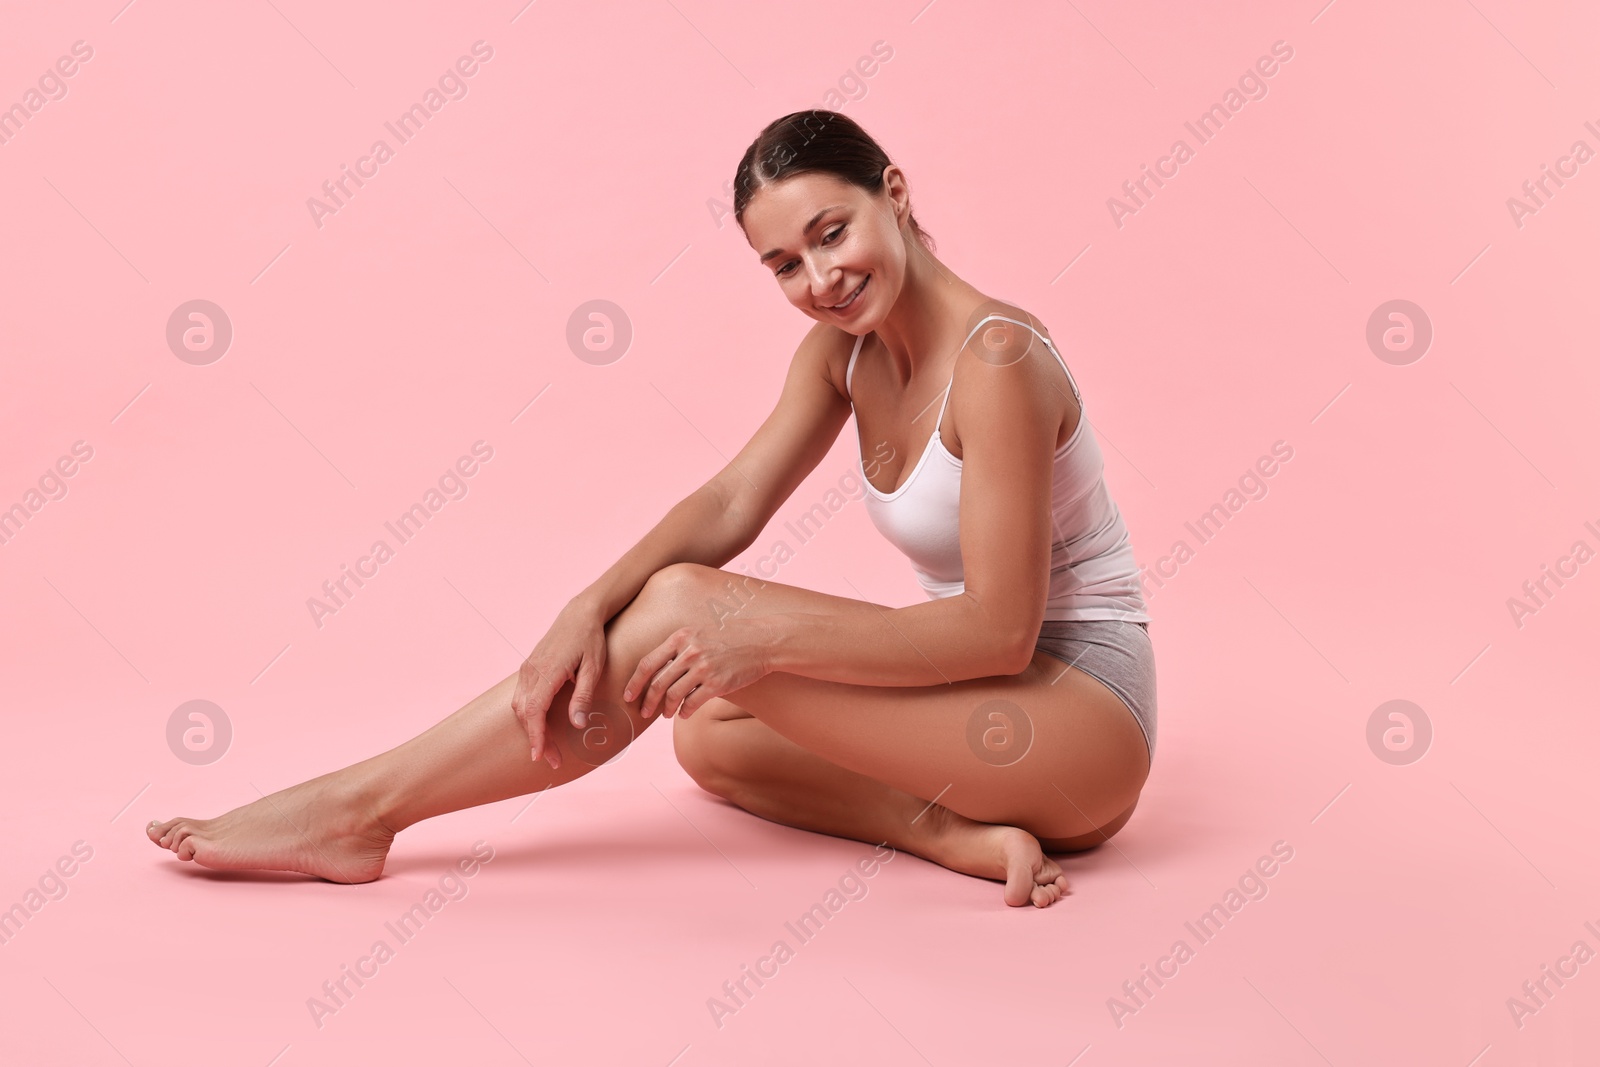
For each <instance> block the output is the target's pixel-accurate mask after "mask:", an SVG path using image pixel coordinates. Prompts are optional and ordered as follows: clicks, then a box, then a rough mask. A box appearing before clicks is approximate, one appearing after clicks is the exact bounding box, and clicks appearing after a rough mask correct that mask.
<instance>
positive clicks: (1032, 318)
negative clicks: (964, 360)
mask: <svg viewBox="0 0 1600 1067" xmlns="http://www.w3.org/2000/svg"><path fill="white" fill-rule="evenodd" d="M965 336H966V342H965V347H964V350H965V351H970V352H972V353H973V354H974V355H976V356H977V357H978V358H979V359H981V360H983V361H984V362H986V363H995V362H999V363H1011V362H1014V361H1016V360H1019V359H1022V358H1024V357H1026V356H1027V355H1028V354H1029V353H1030V352H1032V351H1034V350H1036V349H1044V350H1045V353H1044V354H1046V355H1048V354H1049V352H1048V349H1049V348H1050V347H1051V346H1053V345H1055V338H1053V337H1051V336H1050V331H1049V330H1047V329H1045V325H1044V323H1043V322H1042V321H1041V320H1040V319H1039V317H1038V316H1037V315H1035V314H1033V313H1032V312H1031V311H1028V310H1027V309H1026V308H1024V307H1021V306H1019V305H1017V304H1013V303H1010V302H1009V301H1005V300H995V299H993V298H989V297H985V298H984V299H983V300H982V302H980V303H979V304H978V305H977V306H976V307H974V308H973V309H972V311H971V312H970V313H968V315H967V331H966V335H965Z"/></svg>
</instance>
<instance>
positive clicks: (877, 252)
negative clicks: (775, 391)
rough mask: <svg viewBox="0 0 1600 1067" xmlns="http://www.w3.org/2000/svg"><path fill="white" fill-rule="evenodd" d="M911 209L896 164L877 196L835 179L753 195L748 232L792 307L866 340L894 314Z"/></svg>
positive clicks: (797, 181)
mask: <svg viewBox="0 0 1600 1067" xmlns="http://www.w3.org/2000/svg"><path fill="white" fill-rule="evenodd" d="M908 204H909V200H908V199H907V198H906V190H905V183H904V179H903V177H902V176H901V173H900V169H899V168H898V167H896V166H894V165H890V166H889V167H888V168H886V170H885V173H884V186H883V188H882V189H881V190H880V191H879V193H878V195H877V196H873V195H872V194H870V193H868V192H867V191H866V190H865V189H863V188H861V187H860V186H859V185H854V184H851V183H850V182H847V181H843V180H842V179H839V178H836V177H834V176H833V175H831V174H797V175H795V176H793V177H790V178H785V179H783V180H782V181H780V182H778V183H777V184H775V185H767V186H764V187H762V188H761V189H759V190H757V191H756V193H755V194H754V195H753V196H751V198H750V202H749V203H748V204H746V205H745V210H744V219H743V222H744V234H745V238H746V239H747V240H748V241H749V242H750V247H751V248H754V249H755V250H756V252H757V254H759V255H760V257H761V265H762V267H763V268H764V269H766V270H769V271H771V272H772V276H773V277H774V278H776V279H777V282H778V286H779V287H780V288H781V289H782V290H783V295H784V296H785V297H786V298H788V301H789V303H791V304H793V305H794V306H795V307H797V308H799V309H800V310H801V311H803V312H805V313H806V315H808V316H809V317H811V318H813V319H816V320H817V321H818V322H827V323H831V324H833V325H835V326H838V327H839V328H840V329H842V330H846V331H848V332H850V333H853V334H864V333H867V332H868V331H870V330H872V329H873V328H874V327H875V326H876V325H877V324H878V323H879V322H882V321H883V319H884V317H885V316H886V315H887V314H888V313H889V309H890V308H891V307H893V306H894V301H895V297H897V296H898V295H899V293H900V287H901V284H902V282H903V281H904V279H905V270H906V237H905V235H904V233H903V232H902V223H903V221H904V219H905V217H906V215H907V214H908V209H907V205H908ZM858 290H859V292H858ZM846 302H848V303H846ZM840 304H844V306H843V307H840V306H838V305H840Z"/></svg>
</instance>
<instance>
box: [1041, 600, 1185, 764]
mask: <svg viewBox="0 0 1600 1067" xmlns="http://www.w3.org/2000/svg"><path fill="white" fill-rule="evenodd" d="M1034 647H1035V648H1037V649H1038V650H1039V651H1040V652H1043V653H1045V654H1046V655H1048V656H1053V657H1055V658H1056V659H1059V660H1061V661H1062V662H1063V663H1067V664H1070V665H1072V666H1074V667H1076V668H1078V669H1079V670H1080V671H1082V672H1083V673H1085V674H1087V675H1089V676H1091V677H1093V678H1095V679H1096V680H1098V681H1100V682H1102V683H1104V684H1105V687H1106V688H1107V689H1110V690H1111V691H1112V692H1113V693H1115V694H1117V696H1119V697H1121V698H1122V702H1123V703H1124V704H1126V705H1127V706H1128V710H1129V711H1131V712H1133V717H1134V719H1135V720H1136V721H1137V722H1138V723H1139V729H1141V730H1143V731H1144V743H1145V747H1146V749H1147V750H1148V751H1149V753H1150V757H1151V759H1154V758H1155V753H1156V657H1155V648H1154V646H1152V645H1151V643H1150V628H1149V624H1148V623H1143V622H1123V621H1121V620H1119V619H1105V620H1101V619H1092V620H1077V619H1064V620H1050V619H1046V620H1045V622H1044V625H1043V626H1041V627H1040V628H1039V640H1038V641H1037V642H1036V643H1035V644H1034Z"/></svg>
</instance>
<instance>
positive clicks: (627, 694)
mask: <svg viewBox="0 0 1600 1067" xmlns="http://www.w3.org/2000/svg"><path fill="white" fill-rule="evenodd" d="M622 699H623V700H632V699H633V690H632V689H624V690H623V691H622Z"/></svg>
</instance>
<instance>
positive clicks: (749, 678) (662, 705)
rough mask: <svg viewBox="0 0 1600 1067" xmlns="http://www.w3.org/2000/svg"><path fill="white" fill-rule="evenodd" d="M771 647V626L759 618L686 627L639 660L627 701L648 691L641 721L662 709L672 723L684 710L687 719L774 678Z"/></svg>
mask: <svg viewBox="0 0 1600 1067" xmlns="http://www.w3.org/2000/svg"><path fill="white" fill-rule="evenodd" d="M770 649H771V628H770V627H769V626H768V625H767V623H766V622H765V621H764V620H763V619H762V618H761V617H759V616H758V617H756V618H753V619H724V620H723V621H722V622H721V623H720V624H713V623H707V624H704V625H699V626H681V627H679V628H678V629H676V630H674V631H673V632H672V633H671V634H669V635H667V639H666V640H665V641H663V642H661V644H659V645H657V646H656V647H655V649H654V650H652V651H651V652H649V653H648V654H646V655H645V657H644V658H643V659H641V660H640V661H639V666H638V667H636V668H634V671H633V677H632V678H630V679H628V684H627V687H626V688H625V689H624V690H623V693H622V699H623V700H624V701H630V700H632V699H633V698H634V697H635V696H636V695H638V694H639V692H640V690H644V694H643V696H642V698H641V703H640V705H639V717H640V718H642V719H648V718H649V717H650V716H651V715H652V714H654V713H655V712H656V711H657V710H660V711H661V712H662V713H663V714H664V715H666V717H667V718H669V719H670V718H672V716H673V715H674V714H676V713H680V712H681V713H682V715H683V717H684V718H686V719H687V718H688V717H689V716H690V715H693V714H694V713H695V711H696V710H697V709H698V708H699V707H700V705H702V704H704V703H705V702H706V701H708V700H710V699H711V698H712V697H719V696H723V695H724V694H727V693H731V692H733V691H734V690H736V689H743V688H744V687H745V686H747V685H750V684H751V683H752V682H755V681H758V680H759V679H761V678H762V677H763V676H765V675H767V674H770V673H771V672H772V667H771V660H770V658H769V651H770ZM647 685H648V687H649V688H648V689H646V688H645V687H646V686H647Z"/></svg>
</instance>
